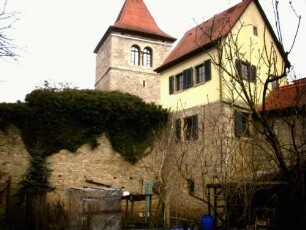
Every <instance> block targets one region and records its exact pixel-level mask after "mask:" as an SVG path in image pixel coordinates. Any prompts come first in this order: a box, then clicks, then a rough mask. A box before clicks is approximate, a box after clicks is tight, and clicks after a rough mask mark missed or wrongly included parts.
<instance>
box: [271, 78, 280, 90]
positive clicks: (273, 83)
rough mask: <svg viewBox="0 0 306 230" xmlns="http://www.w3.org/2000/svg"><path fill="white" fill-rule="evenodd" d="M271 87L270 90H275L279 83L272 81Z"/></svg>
mask: <svg viewBox="0 0 306 230" xmlns="http://www.w3.org/2000/svg"><path fill="white" fill-rule="evenodd" d="M271 85H272V89H276V88H278V87H279V82H278V80H274V81H272V82H271Z"/></svg>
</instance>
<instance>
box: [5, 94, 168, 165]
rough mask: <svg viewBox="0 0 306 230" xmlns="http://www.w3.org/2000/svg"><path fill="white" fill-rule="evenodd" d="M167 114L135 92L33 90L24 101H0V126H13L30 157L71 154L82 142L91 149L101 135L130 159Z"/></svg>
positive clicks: (136, 156) (137, 155)
mask: <svg viewBox="0 0 306 230" xmlns="http://www.w3.org/2000/svg"><path fill="white" fill-rule="evenodd" d="M167 116H168V112H167V110H165V109H162V108H161V107H160V106H158V105H155V104H148V103H145V102H144V101H143V100H142V99H140V98H139V97H137V96H134V95H130V94H126V93H120V92H103V91H94V90H77V89H64V90H62V91H55V90H51V89H39V90H34V91H32V93H30V94H28V95H27V96H26V98H25V103H14V104H0V117H2V119H1V120H0V128H2V129H3V128H5V127H6V126H7V125H8V124H10V123H13V124H15V125H16V126H17V127H18V128H19V129H20V130H21V133H22V138H23V141H24V143H25V145H26V148H27V150H28V151H29V153H30V154H31V155H33V156H34V155H40V156H49V155H51V154H52V153H56V152H58V151H60V150H61V149H68V150H70V151H72V152H75V151H76V150H77V149H78V148H79V147H80V146H81V145H83V144H85V143H91V144H92V146H93V147H94V146H95V145H97V142H96V137H97V136H98V135H100V134H102V133H105V134H106V136H107V137H108V138H109V140H110V142H111V144H112V146H113V148H114V149H115V150H116V151H118V152H119V153H121V154H122V155H123V156H124V158H125V159H126V160H128V161H130V162H132V163H135V162H137V161H138V160H139V159H140V158H141V157H142V156H143V154H144V153H145V152H146V151H145V150H146V149H147V148H148V147H150V146H151V145H152V144H153V141H154V132H156V131H158V130H159V128H160V125H161V124H162V123H165V122H166V120H167Z"/></svg>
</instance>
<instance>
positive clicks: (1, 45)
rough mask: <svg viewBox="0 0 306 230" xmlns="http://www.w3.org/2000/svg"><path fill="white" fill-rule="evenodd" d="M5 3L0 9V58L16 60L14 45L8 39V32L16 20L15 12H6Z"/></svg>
mask: <svg viewBox="0 0 306 230" xmlns="http://www.w3.org/2000/svg"><path fill="white" fill-rule="evenodd" d="M7 3H8V2H7V1H6V0H5V1H4V2H3V3H2V4H1V8H0V57H2V58H16V57H17V56H18V55H17V53H16V49H17V47H16V45H15V44H14V40H13V39H12V38H11V37H10V36H11V35H10V33H9V32H10V31H11V30H12V28H13V25H14V23H15V22H16V21H17V20H18V18H17V15H18V13H17V12H7Z"/></svg>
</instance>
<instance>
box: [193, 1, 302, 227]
mask: <svg viewBox="0 0 306 230" xmlns="http://www.w3.org/2000/svg"><path fill="white" fill-rule="evenodd" d="M290 4H291V2H290ZM277 5H278V1H275V15H276V25H277V34H278V39H279V40H278V41H277V40H276V41H275V40H274V41H273V39H271V33H270V31H269V29H268V28H265V30H264V33H263V35H262V37H260V39H262V40H263V41H264V42H263V44H262V45H260V43H258V42H256V41H254V40H252V38H250V39H249V40H248V41H246V40H245V39H242V38H243V37H244V36H245V34H244V31H245V29H246V28H247V27H249V26H250V25H249V24H247V23H245V22H243V21H238V23H237V24H236V26H235V28H234V29H233V30H231V31H230V32H229V33H228V35H227V36H225V37H222V38H220V39H218V40H214V39H213V37H212V34H213V33H212V32H211V31H206V30H205V29H202V28H201V27H200V26H199V28H200V29H201V31H202V33H203V36H206V37H208V38H210V39H211V42H212V43H213V44H214V45H215V47H216V48H217V53H209V52H207V51H206V50H203V51H204V52H207V53H208V55H209V56H210V58H211V60H212V63H213V64H214V66H215V67H217V68H218V71H219V74H220V75H221V77H222V87H223V92H224V94H223V99H222V100H223V101H224V102H225V103H226V104H228V105H230V106H231V107H232V109H233V110H236V111H238V112H239V111H240V112H241V110H245V111H247V112H248V114H249V115H250V116H248V117H247V120H249V121H250V122H249V123H250V125H252V130H254V136H252V138H251V139H250V141H251V145H252V146H256V148H257V149H258V150H260V151H259V153H260V154H261V155H262V156H264V157H265V158H266V161H263V162H266V163H263V165H264V166H265V167H264V168H263V171H262V172H263V173H265V174H266V175H268V174H271V173H280V174H281V175H282V176H283V179H284V180H285V182H286V183H288V185H289V186H288V187H289V188H291V189H290V190H289V193H288V199H290V200H291V201H292V202H293V205H292V206H293V208H294V209H296V210H295V211H296V213H295V214H297V216H295V217H296V219H297V220H298V221H299V223H300V224H303V226H306V218H305V216H306V215H305V214H306V213H305V210H306V193H305V178H304V171H305V160H306V158H305V157H306V155H305V145H306V143H305V130H303V128H304V129H305V125H304V123H305V119H304V118H303V117H304V116H305V97H306V96H305V95H306V94H305V86H304V85H303V84H302V83H301V84H299V83H295V97H294V98H293V99H288V98H284V97H282V92H281V91H280V90H279V89H280V88H277V87H276V89H273V88H274V87H275V86H284V85H286V84H287V82H288V78H287V77H288V74H289V73H290V71H291V70H292V66H291V64H290V62H289V60H288V55H289V54H290V52H291V51H292V49H293V47H294V43H295V39H296V36H297V33H298V29H299V25H300V20H301V16H299V15H297V14H296V15H297V18H298V20H297V21H298V23H297V24H298V26H297V31H296V34H295V35H294V38H293V41H292V44H291V46H290V48H289V49H288V51H285V48H284V46H283V41H282V33H281V26H280V18H279V14H278V8H277ZM290 6H291V9H292V10H293V11H294V12H295V13H296V11H295V10H294V8H293V7H292V5H290ZM227 23H231V22H230V21H228V22H227ZM212 28H213V27H212ZM272 38H273V35H272ZM281 57H282V58H281ZM297 82H298V81H297ZM271 94H273V97H274V99H273V100H272V101H273V103H274V104H273V106H272V107H273V111H274V113H272V112H271V110H272V109H271V108H269V106H268V101H267V100H268V99H267V98H269V97H271V96H270V95H271ZM283 99H285V100H289V101H290V102H289V105H282V103H283V101H281V100H283ZM287 104H288V103H287ZM279 129H281V132H279V131H278V130H279ZM301 134H304V135H301ZM243 152H246V149H243ZM271 165H273V167H271ZM259 172H260V171H259V170H258V169H256V170H255V173H257V174H258V173H259ZM253 175H255V174H253Z"/></svg>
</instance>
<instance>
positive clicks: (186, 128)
mask: <svg viewBox="0 0 306 230" xmlns="http://www.w3.org/2000/svg"><path fill="white" fill-rule="evenodd" d="M182 123H183V127H182ZM175 137H176V140H177V141H180V140H181V139H182V137H183V140H185V141H187V140H197V139H198V115H193V116H189V117H185V118H183V119H180V118H178V119H176V120H175Z"/></svg>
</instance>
